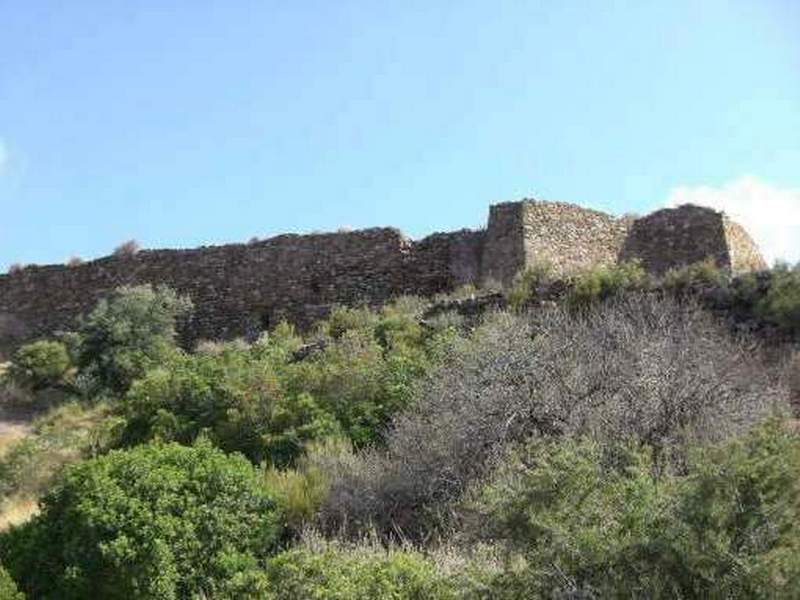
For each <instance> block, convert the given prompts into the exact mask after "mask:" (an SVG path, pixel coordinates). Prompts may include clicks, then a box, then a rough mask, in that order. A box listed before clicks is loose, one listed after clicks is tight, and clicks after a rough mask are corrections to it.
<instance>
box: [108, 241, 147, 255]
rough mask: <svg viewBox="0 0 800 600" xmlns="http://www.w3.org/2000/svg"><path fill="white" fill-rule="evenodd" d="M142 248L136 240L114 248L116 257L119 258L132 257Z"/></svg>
mask: <svg viewBox="0 0 800 600" xmlns="http://www.w3.org/2000/svg"><path fill="white" fill-rule="evenodd" d="M139 250H141V247H140V246H139V242H137V241H136V240H128V241H127V242H123V243H122V244H120V245H119V246H117V247H116V248H114V256H116V257H118V258H124V257H130V256H134V255H136V254H137V253H138V252H139Z"/></svg>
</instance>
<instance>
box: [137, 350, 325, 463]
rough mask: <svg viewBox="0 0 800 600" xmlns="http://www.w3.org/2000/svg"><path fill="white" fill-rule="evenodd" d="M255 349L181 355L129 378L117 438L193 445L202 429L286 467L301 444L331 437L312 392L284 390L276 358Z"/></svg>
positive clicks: (232, 447) (223, 444) (225, 444)
mask: <svg viewBox="0 0 800 600" xmlns="http://www.w3.org/2000/svg"><path fill="white" fill-rule="evenodd" d="M268 354H269V351H267V350H265V349H264V347H263V346H262V347H260V348H259V349H258V350H257V351H255V352H253V351H251V349H249V348H244V349H242V348H237V347H235V346H233V345H228V346H226V347H224V349H222V350H221V351H220V352H219V353H217V354H197V355H192V356H179V357H177V358H176V359H175V360H173V361H172V362H171V363H170V364H168V365H165V366H164V367H163V368H158V369H152V370H150V371H149V372H148V373H147V375H145V376H144V377H143V378H142V379H139V380H138V381H136V382H134V384H133V385H132V387H131V389H130V390H129V391H128V393H127V394H126V396H125V398H124V401H123V407H124V414H125V417H126V420H127V425H126V428H125V433H124V435H123V442H124V443H125V444H126V445H133V444H136V443H140V442H143V441H147V440H151V439H159V440H163V441H177V442H181V443H189V444H190V443H192V442H193V441H194V440H195V439H196V438H197V436H198V435H200V434H201V433H203V432H205V433H206V434H207V435H208V436H209V437H210V438H211V439H212V440H213V441H214V443H215V444H217V445H218V446H219V447H220V448H222V449H223V450H226V451H228V452H232V451H237V452H242V453H243V454H244V455H245V456H247V457H248V458H249V459H250V460H251V461H253V462H254V463H260V462H262V461H267V462H269V463H270V464H276V465H281V466H284V465H287V464H290V463H291V462H292V461H293V460H294V459H295V458H296V457H297V456H298V455H299V454H301V453H302V452H303V447H304V444H305V443H306V442H309V441H311V440H314V439H320V438H323V437H327V436H329V435H335V434H337V433H338V432H339V431H340V429H339V425H338V423H337V421H336V419H335V418H334V417H333V416H332V415H330V414H329V413H328V412H326V411H325V410H323V409H321V408H320V407H319V405H318V403H317V402H316V401H315V399H314V397H312V396H311V395H310V394H308V393H305V392H302V391H299V392H298V393H292V392H289V391H287V390H286V385H285V384H284V383H283V381H282V374H281V372H280V369H281V368H282V367H285V364H284V365H282V363H281V362H280V360H272V359H271V358H270V357H269V355H268Z"/></svg>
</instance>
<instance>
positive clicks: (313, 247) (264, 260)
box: [0, 229, 411, 344]
mask: <svg viewBox="0 0 800 600" xmlns="http://www.w3.org/2000/svg"><path fill="white" fill-rule="evenodd" d="M410 253H411V242H410V241H409V240H407V239H406V238H404V237H403V236H402V234H400V232H399V231H397V230H394V229H369V230H365V231H358V232H353V233H343V234H322V235H308V236H297V235H285V236H279V237H276V238H272V239H270V240H267V241H264V242H259V243H255V244H233V245H228V246H218V247H208V248H200V249H195V250H157V251H142V252H139V253H137V254H136V255H134V256H132V257H120V258H118V257H108V258H103V259H100V260H97V261H92V262H89V263H85V264H83V265H80V266H75V267H66V266H48V267H31V268H28V269H25V270H23V271H22V272H21V273H16V274H14V275H6V276H2V277H0V315H4V321H5V322H6V324H7V325H8V324H10V327H7V328H6V330H7V331H6V337H12V338H14V339H19V338H22V339H30V338H33V337H36V336H39V335H44V334H48V333H50V332H52V331H54V330H57V329H64V328H69V327H72V326H73V325H74V322H75V318H76V317H77V316H78V315H80V314H82V313H85V312H87V311H89V310H90V309H91V308H92V307H93V306H94V305H95V304H96V302H97V301H98V300H99V299H100V298H101V297H103V296H104V295H106V294H107V293H108V292H109V291H111V290H112V289H114V288H115V287H118V286H120V285H137V284H143V283H153V284H159V283H163V284H167V285H169V286H171V287H174V288H175V289H177V290H178V291H179V292H181V293H184V294H188V295H189V296H190V297H191V298H192V300H193V301H194V304H195V316H194V318H193V320H192V321H191V322H190V323H189V324H187V326H186V330H185V331H184V332H183V333H184V336H185V338H186V339H187V340H195V339H198V338H232V337H237V336H252V335H254V334H255V333H257V332H258V331H260V330H261V329H264V328H266V327H269V326H270V325H273V324H274V323H275V322H277V321H278V320H279V319H282V318H287V319H289V320H291V321H293V322H295V323H297V324H298V325H300V326H306V325H308V324H309V323H310V322H312V321H313V320H315V319H317V318H319V317H321V316H323V315H324V314H326V312H327V310H328V309H329V307H330V305H332V304H335V303H341V304H356V303H369V304H377V303H380V302H384V301H385V300H387V299H388V298H389V297H391V296H392V295H395V294H398V293H401V292H402V291H403V290H404V289H405V286H406V283H407V282H406V280H405V277H404V275H405V270H404V267H405V264H406V263H407V261H408V260H409V259H408V257H409V255H410ZM0 333H2V332H0ZM6 343H7V344H9V343H10V342H6Z"/></svg>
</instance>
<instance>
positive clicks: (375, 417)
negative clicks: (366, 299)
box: [287, 298, 457, 447]
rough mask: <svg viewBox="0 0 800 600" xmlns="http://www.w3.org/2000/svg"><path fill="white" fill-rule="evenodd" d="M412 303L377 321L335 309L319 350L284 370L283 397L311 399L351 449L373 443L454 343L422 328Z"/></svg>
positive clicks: (447, 331)
mask: <svg viewBox="0 0 800 600" xmlns="http://www.w3.org/2000/svg"><path fill="white" fill-rule="evenodd" d="M419 312H420V304H419V302H418V301H415V299H413V298H406V299H401V300H400V301H398V302H395V303H393V304H390V305H387V306H386V307H384V308H383V309H382V310H381V311H380V312H378V313H372V312H370V311H367V310H366V309H363V310H362V309H337V310H336V311H334V314H333V315H332V316H331V318H330V320H329V321H325V322H323V323H322V325H321V327H320V329H321V330H322V331H323V332H324V333H325V334H326V335H329V336H330V339H328V343H327V345H326V347H325V349H324V350H323V351H321V352H319V353H316V354H314V355H312V356H310V357H309V358H307V359H306V360H304V361H301V362H298V363H294V364H292V365H291V366H290V367H289V368H288V369H287V381H288V386H289V389H290V390H292V391H294V393H300V392H306V393H309V394H311V396H313V397H314V398H315V400H316V401H317V403H318V404H319V406H320V407H322V408H323V409H324V410H326V411H327V412H328V413H330V414H332V415H334V416H335V417H336V420H337V421H338V422H339V424H340V425H341V427H342V429H343V431H344V432H345V433H346V434H347V436H348V437H349V438H350V439H351V440H352V441H353V443H354V445H355V446H356V447H363V446H366V445H369V444H372V443H376V442H380V441H381V439H382V434H383V432H384V429H385V428H386V426H387V425H388V423H389V420H390V419H391V417H392V416H393V415H394V414H396V413H397V412H399V411H400V410H402V409H404V408H406V407H407V406H409V404H410V403H411V401H412V398H413V394H414V388H415V386H416V383H417V382H418V381H419V380H420V379H421V378H422V377H423V375H425V374H426V373H428V372H429V371H430V370H431V369H433V368H434V367H435V366H436V365H437V364H438V363H439V361H440V360H442V358H443V356H444V355H445V352H446V350H447V348H449V347H450V345H452V343H453V341H454V340H455V339H456V338H457V333H456V330H455V329H454V328H451V327H447V328H442V329H437V330H429V329H426V328H423V327H422V326H421V325H420V324H419V322H418V320H417V318H418V316H419Z"/></svg>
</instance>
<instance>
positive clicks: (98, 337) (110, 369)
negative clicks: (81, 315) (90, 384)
mask: <svg viewBox="0 0 800 600" xmlns="http://www.w3.org/2000/svg"><path fill="white" fill-rule="evenodd" d="M191 308H192V305H191V301H190V300H189V299H188V298H185V297H182V296H178V295H177V294H176V293H175V292H174V291H173V290H171V289H170V288H168V287H165V286H159V287H156V288H153V287H151V286H149V285H144V286H139V287H122V288H119V289H117V290H116V291H114V293H113V294H112V295H111V297H110V298H108V299H104V300H101V301H100V302H99V303H98V305H97V307H96V308H95V309H94V310H93V311H92V312H91V313H90V314H89V316H88V318H87V319H86V320H85V321H84V323H83V324H82V326H81V328H80V332H79V333H80V337H81V343H80V349H79V354H78V366H79V368H80V369H81V370H82V371H83V372H84V373H88V374H90V375H92V376H94V377H96V378H97V380H98V383H99V384H100V385H101V386H103V387H105V388H107V389H110V390H112V391H114V392H124V391H125V390H127V389H128V388H129V387H130V385H131V383H132V382H133V380H134V379H136V378H138V377H140V376H142V375H143V374H144V373H145V371H147V369H148V368H150V367H152V366H154V365H156V364H159V363H162V362H164V361H165V360H167V359H168V358H169V356H170V355H171V354H172V353H174V352H175V335H176V325H177V322H178V319H179V318H180V317H183V316H185V315H187V314H188V313H189V312H190V311H191Z"/></svg>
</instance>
